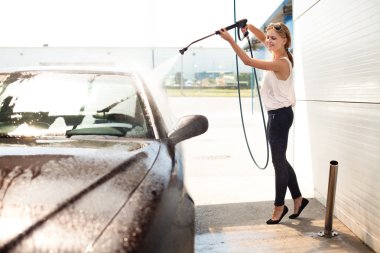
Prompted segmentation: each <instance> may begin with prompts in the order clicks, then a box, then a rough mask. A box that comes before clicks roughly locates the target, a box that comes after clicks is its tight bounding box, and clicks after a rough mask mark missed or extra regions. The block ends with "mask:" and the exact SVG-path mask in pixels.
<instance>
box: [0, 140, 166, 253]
mask: <svg viewBox="0 0 380 253" xmlns="http://www.w3.org/2000/svg"><path fill="white" fill-rule="evenodd" d="M159 148H160V144H159V143H158V142H157V141H146V142H141V141H140V142H137V141H136V142H127V141H125V142H122V141H115V140H107V141H106V140H102V141H87V140H69V141H66V140H61V141H49V140H45V141H40V142H33V143H32V144H30V143H29V144H25V143H16V144H15V143H13V144H4V143H3V144H0V251H1V252H7V251H12V252H13V251H16V252H28V251H31V252H32V251H40V250H41V247H43V248H45V250H46V249H49V248H50V249H54V251H55V252H61V251H63V252H74V251H84V248H85V247H86V245H90V244H91V243H93V242H94V241H95V240H96V238H97V237H99V236H100V235H101V233H102V232H103V231H104V230H105V229H106V228H107V226H108V224H110V223H111V222H112V220H113V219H114V217H115V216H116V215H117V213H118V212H119V210H120V209H121V208H122V207H123V206H124V205H125V204H126V202H128V200H129V199H130V197H131V196H132V194H133V193H134V191H135V190H136V188H137V187H138V186H139V185H140V183H141V182H142V180H143V179H144V177H145V176H146V174H147V172H148V171H149V169H150V168H151V166H152V164H153V163H154V161H155V159H156V157H157V154H158V152H159ZM42 251H43V250H42Z"/></svg>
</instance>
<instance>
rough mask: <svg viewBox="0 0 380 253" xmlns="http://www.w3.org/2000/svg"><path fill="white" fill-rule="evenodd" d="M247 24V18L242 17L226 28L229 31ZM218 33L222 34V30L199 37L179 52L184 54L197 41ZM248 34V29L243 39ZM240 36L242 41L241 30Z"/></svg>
mask: <svg viewBox="0 0 380 253" xmlns="http://www.w3.org/2000/svg"><path fill="white" fill-rule="evenodd" d="M246 25H247V19H241V20H239V21H236V22H235V24H233V25H230V26H227V27H226V28H224V29H226V30H227V31H228V30H231V29H233V28H238V29H241V28H243V27H245V26H246ZM217 34H220V32H219V31H216V32H214V33H212V34H210V35H207V36H205V37H203V38H201V39H199V40H195V41H193V42H191V43H190V44H189V45H188V46H187V47H184V48H182V49H181V50H179V52H180V53H181V54H184V53H185V52H186V50H187V49H188V48H189V47H190V46H191V45H192V44H194V43H196V42H198V41H201V40H204V39H206V38H208V37H211V36H213V35H217ZM247 36H248V31H246V32H245V33H244V36H243V39H244V38H245V37H247ZM238 37H239V40H240V41H241V40H242V38H241V37H240V32H239V31H238Z"/></svg>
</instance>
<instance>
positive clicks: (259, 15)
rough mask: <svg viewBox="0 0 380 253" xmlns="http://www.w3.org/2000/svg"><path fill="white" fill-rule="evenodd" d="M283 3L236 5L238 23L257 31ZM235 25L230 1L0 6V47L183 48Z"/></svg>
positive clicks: (9, 0) (25, 1)
mask: <svg viewBox="0 0 380 253" xmlns="http://www.w3.org/2000/svg"><path fill="white" fill-rule="evenodd" d="M282 1H283V0H235V4H236V19H237V20H240V19H242V18H246V19H248V23H251V24H253V25H255V26H258V27H260V26H261V25H262V24H263V23H264V22H265V20H266V19H267V18H268V17H269V16H270V15H271V14H272V13H273V11H274V10H275V9H276V8H277V7H278V6H279V5H280V4H281V3H282ZM233 23H234V1H233V0H2V14H1V15H0V28H1V35H0V47H40V46H43V45H45V44H47V45H49V46H52V47H185V46H187V45H188V44H190V43H191V42H192V41H194V40H196V39H199V38H202V37H204V36H206V35H209V34H212V33H214V32H215V31H216V30H219V29H220V28H222V27H226V26H228V25H231V24H233ZM197 46H198V47H227V44H226V42H225V41H223V40H222V39H221V38H219V36H213V37H211V38H209V39H207V40H203V41H201V42H199V43H197Z"/></svg>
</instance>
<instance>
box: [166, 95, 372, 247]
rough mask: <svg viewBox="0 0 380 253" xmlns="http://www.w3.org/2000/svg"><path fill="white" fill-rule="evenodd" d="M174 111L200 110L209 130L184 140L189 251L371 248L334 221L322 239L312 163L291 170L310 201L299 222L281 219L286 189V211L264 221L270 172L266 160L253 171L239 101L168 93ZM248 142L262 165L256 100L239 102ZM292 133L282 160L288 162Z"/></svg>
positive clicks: (289, 203)
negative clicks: (190, 202)
mask: <svg viewBox="0 0 380 253" xmlns="http://www.w3.org/2000/svg"><path fill="white" fill-rule="evenodd" d="M169 102H170V103H171V108H172V109H173V112H174V113H175V115H176V116H178V117H179V116H183V115H189V114H203V115H205V116H206V117H208V119H209V130H208V132H207V133H205V134H204V135H202V136H199V137H197V138H193V139H190V140H187V141H185V142H184V143H183V146H184V151H185V159H186V161H185V166H186V171H185V183H186V185H187V187H188V189H189V192H190V194H191V195H192V197H193V199H194V201H195V204H196V238H195V252H196V253H206V252H207V253H209V252H218V253H219V252H239V253H240V252H297V253H300V252H372V251H371V250H370V249H369V248H368V247H367V246H365V245H364V244H363V243H362V242H361V241H360V240H359V239H358V238H357V237H356V236H355V235H354V234H352V232H351V231H350V230H349V229H348V228H347V227H346V226H344V224H342V223H341V222H340V221H339V220H337V219H334V222H333V230H336V231H337V232H338V233H339V235H338V236H337V237H334V238H324V237H319V236H318V235H317V233H318V232H321V231H323V230H324V218H325V217H324V215H325V208H324V206H323V205H322V204H321V203H319V202H318V201H316V200H314V199H313V196H314V190H313V180H312V171H311V169H310V168H294V169H295V171H296V174H297V178H298V181H299V185H300V188H301V191H302V194H303V196H304V197H307V198H308V199H310V200H311V201H310V204H309V206H308V207H307V208H306V209H305V210H304V212H303V213H302V215H301V216H302V217H301V218H300V219H297V220H290V219H288V218H287V217H288V216H289V215H290V214H291V213H292V211H293V203H292V200H291V198H290V195H289V194H287V200H286V205H287V206H288V207H289V213H288V214H287V215H286V216H285V217H284V219H283V221H282V222H281V224H278V225H271V226H269V225H266V223H265V221H266V220H267V219H269V218H270V216H271V212H272V208H273V199H274V171H273V167H272V165H271V162H270V160H269V166H268V168H267V169H265V170H260V169H258V168H257V167H256V166H255V165H254V163H253V161H252V160H251V157H250V155H249V152H248V149H247V146H246V143H245V139H244V135H243V131H242V125H241V118H240V114H239V103H238V98H189V97H185V98H170V100H169ZM243 109H244V117H245V124H246V130H247V134H248V140H249V144H250V146H251V149H252V153H253V155H254V157H255V158H256V159H257V162H258V163H259V165H263V164H265V158H266V147H265V138H264V136H265V135H264V129H263V126H262V121H261V114H260V112H259V111H258V109H259V107H258V104H257V101H256V103H255V106H254V113H252V103H251V100H250V99H247V98H246V99H243ZM293 130H294V129H293V128H292V129H291V132H290V138H289V145H288V152H287V157H288V160H289V162H290V163H292V161H293V156H294V154H293V148H292V135H293V134H294V133H293Z"/></svg>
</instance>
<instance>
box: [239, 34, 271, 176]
mask: <svg viewBox="0 0 380 253" xmlns="http://www.w3.org/2000/svg"><path fill="white" fill-rule="evenodd" d="M245 37H246V38H247V40H248V44H249V50H250V52H251V57H252V58H253V52H252V47H251V42H250V40H249V37H248V34H245ZM235 60H236V73H237V84H238V94H239V106H240V116H241V124H242V128H243V132H244V138H245V142H246V144H247V148H248V151H249V154H250V156H251V158H252V160H253V162H254V163H255V165H256V166H257V167H258V168H259V169H261V170H264V169H265V168H266V167H267V166H268V163H269V142H268V134H267V126H266V123H265V115H264V108H263V104H262V101H261V94H260V89H259V83H258V81H257V74H256V69H255V68H254V67H252V69H253V74H254V77H255V82H256V90H257V94H258V96H259V101H260V109H261V116H262V119H263V125H264V130H265V142H266V146H267V158H266V162H265V165H264V166H263V167H261V166H259V165H258V163H257V162H256V160H255V158H254V157H253V154H252V151H251V147H250V146H249V143H248V138H247V133H246V130H245V124H244V116H243V107H242V103H241V92H240V80H239V64H238V56H237V55H236V56H235Z"/></svg>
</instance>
